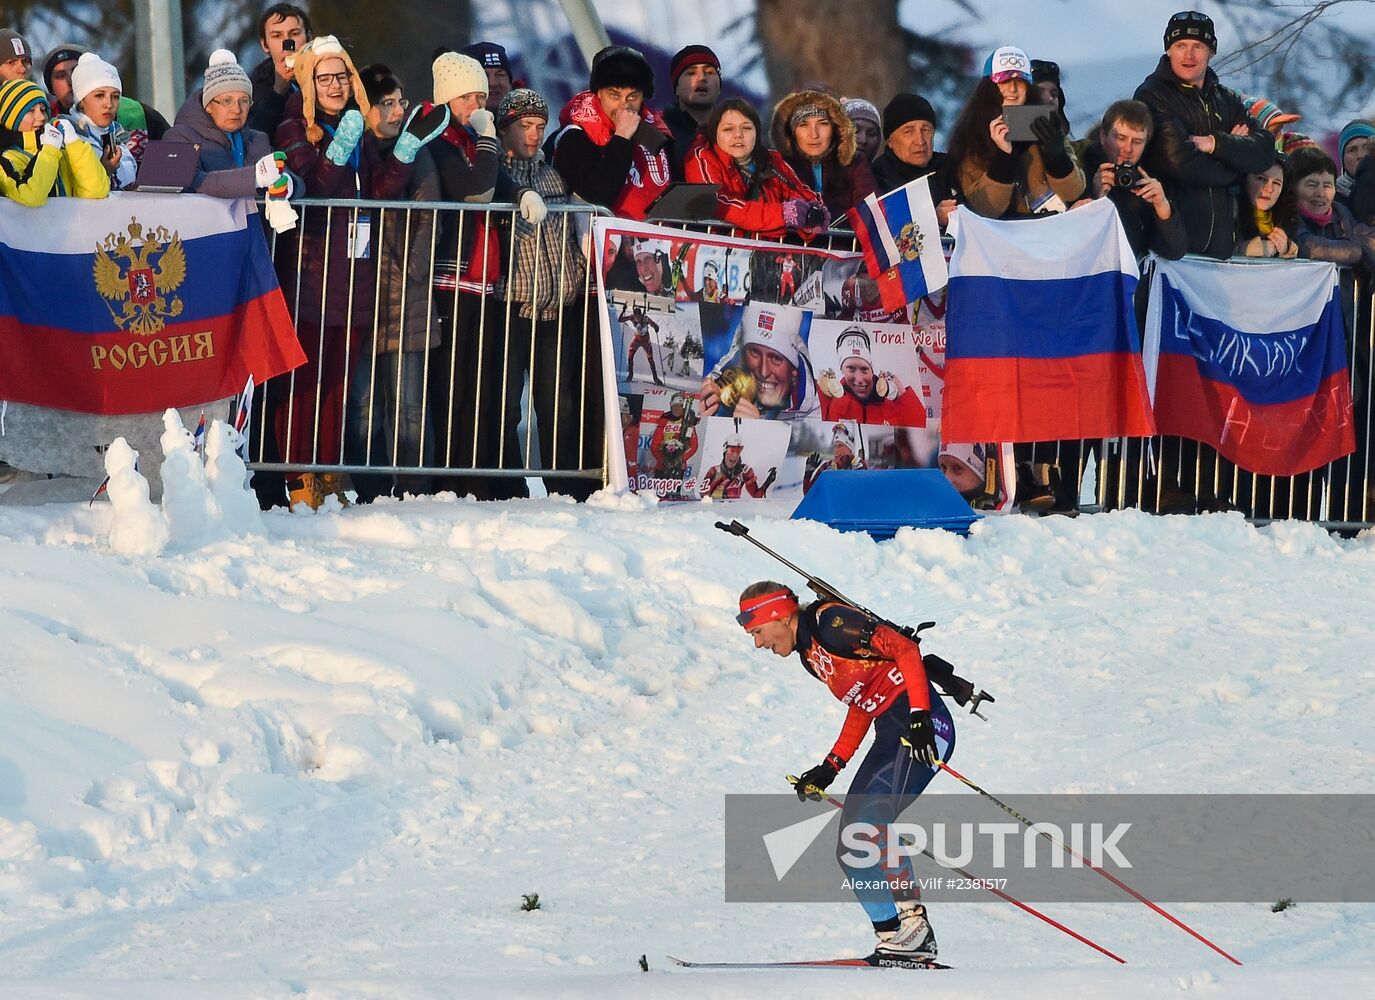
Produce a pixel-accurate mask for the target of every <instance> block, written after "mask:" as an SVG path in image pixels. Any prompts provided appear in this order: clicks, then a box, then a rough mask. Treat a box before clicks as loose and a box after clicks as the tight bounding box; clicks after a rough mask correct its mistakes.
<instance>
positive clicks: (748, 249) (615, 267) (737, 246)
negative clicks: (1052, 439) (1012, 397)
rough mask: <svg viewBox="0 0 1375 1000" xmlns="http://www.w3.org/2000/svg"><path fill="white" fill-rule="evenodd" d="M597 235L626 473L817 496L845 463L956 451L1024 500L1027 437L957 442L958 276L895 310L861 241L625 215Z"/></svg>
mask: <svg viewBox="0 0 1375 1000" xmlns="http://www.w3.org/2000/svg"><path fill="white" fill-rule="evenodd" d="M593 240H594V246H595V250H596V253H597V263H598V294H599V305H600V315H601V333H602V359H603V361H602V363H603V366H604V369H605V371H604V384H605V385H606V386H607V389H608V392H609V393H610V392H611V390H613V389H614V402H615V405H614V406H613V407H609V409H610V410H611V412H610V413H608V418H609V419H608V427H609V428H610V430H609V438H610V442H609V443H610V456H611V457H610V466H611V473H610V478H611V484H612V485H613V486H614V487H617V488H620V489H627V488H628V489H629V490H631V491H633V492H636V493H653V494H655V495H657V496H658V497H659V498H660V499H662V500H665V501H695V500H700V499H702V498H704V497H711V498H713V499H716V500H740V501H749V500H752V499H755V500H758V499H764V498H771V499H784V500H787V499H792V500H800V499H801V498H802V496H803V495H804V494H805V493H806V492H807V491H808V490H809V489H810V488H811V487H812V485H813V484H814V483H815V482H816V480H817V477H818V476H820V475H821V474H822V473H823V472H825V471H826V470H828V469H898V468H933V467H937V466H938V467H940V469H941V470H942V471H943V472H945V474H946V476H947V477H948V478H949V479H950V480H951V482H952V483H953V484H954V485H955V487H956V489H958V490H959V491H960V493H961V494H962V495H963V496H964V497H965V498H966V499H968V500H969V501H970V502H971V503H972V504H973V505H974V506H976V507H978V508H979V509H981V510H999V509H1006V508H1007V507H1008V506H1009V497H1008V495H1007V494H1008V492H1009V491H1008V489H1007V488H1005V487H1004V477H1003V475H1002V471H1001V470H1002V469H1004V468H1007V469H1011V468H1012V464H1011V454H1010V451H1011V449H1010V448H1004V447H1002V446H999V445H996V444H988V443H973V444H964V445H960V444H956V445H947V446H945V447H944V448H942V447H941V444H940V419H941V403H942V400H941V397H942V394H943V391H944V361H945V320H944V317H945V298H944V296H945V292H944V291H943V290H942V291H941V292H939V293H937V294H936V295H933V296H931V297H929V298H926V299H922V300H920V301H918V302H916V303H914V304H912V305H910V306H908V307H907V308H905V309H902V310H898V311H896V312H892V311H888V310H885V309H884V307H883V305H882V304H881V302H880V300H879V294H878V288H877V286H876V284H875V283H874V281H873V280H872V279H871V278H870V277H869V275H868V274H867V273H866V271H865V268H864V259H863V257H862V256H861V255H860V254H857V253H846V252H839V251H832V250H820V249H812V248H810V247H801V246H792V245H788V244H780V243H767V242H760V241H757V240H748V239H738V238H733V237H725V236H718V235H706V234H702V233H695V232H688V231H685V230H681V229H673V228H668V227H664V226H655V225H650V224H645V223H635V222H627V221H624V220H621V219H598V220H596V222H595V223H594V228H593ZM1005 451H1006V452H1008V454H1006V455H1004V452H1005Z"/></svg>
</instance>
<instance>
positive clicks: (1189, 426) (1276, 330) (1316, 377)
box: [1146, 260, 1356, 476]
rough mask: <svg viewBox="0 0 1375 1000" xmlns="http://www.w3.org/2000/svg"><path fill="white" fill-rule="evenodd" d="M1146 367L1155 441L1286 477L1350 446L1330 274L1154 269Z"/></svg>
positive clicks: (1313, 266)
mask: <svg viewBox="0 0 1375 1000" xmlns="http://www.w3.org/2000/svg"><path fill="white" fill-rule="evenodd" d="M1156 267H1157V270H1156V280H1155V283H1154V285H1153V286H1152V288H1151V300H1150V308H1149V310H1148V311H1147V315H1146V364H1147V374H1148V377H1149V379H1150V382H1151V386H1152V391H1153V393H1154V400H1155V414H1156V422H1157V423H1158V424H1159V426H1160V433H1162V434H1177V435H1179V436H1180V437H1186V438H1190V439H1191V440H1194V441H1201V442H1203V443H1204V444H1207V445H1211V446H1212V447H1214V448H1216V449H1217V451H1218V453H1219V454H1220V455H1222V456H1223V457H1224V458H1226V459H1228V460H1230V461H1231V462H1234V463H1235V464H1236V465H1238V466H1240V467H1241V468H1243V469H1246V470H1247V471H1249V472H1255V473H1259V474H1260V475H1266V476H1295V475H1299V474H1300V473H1304V472H1309V471H1311V470H1313V469H1318V468H1321V467H1322V466H1324V465H1327V464H1328V463H1329V462H1334V461H1336V460H1337V459H1339V458H1341V457H1343V456H1345V455H1349V454H1351V453H1352V452H1353V451H1355V449H1356V431H1355V424H1354V419H1353V414H1352V404H1351V379H1350V376H1349V374H1348V371H1347V359H1346V336H1345V333H1344V328H1343V323H1342V309H1341V302H1340V299H1339V297H1338V296H1339V294H1340V293H1339V285H1338V281H1337V266H1336V265H1335V264H1331V263H1326V262H1323V261H1283V262H1280V263H1275V264H1269V265H1266V264H1233V263H1228V262H1216V261H1195V260H1180V261H1159V262H1157V265H1156Z"/></svg>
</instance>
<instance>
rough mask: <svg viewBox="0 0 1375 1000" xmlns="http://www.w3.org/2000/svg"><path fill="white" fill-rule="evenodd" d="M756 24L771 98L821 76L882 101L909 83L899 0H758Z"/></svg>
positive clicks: (842, 88) (852, 94)
mask: <svg viewBox="0 0 1375 1000" xmlns="http://www.w3.org/2000/svg"><path fill="white" fill-rule="evenodd" d="M755 30H756V33H757V35H758V38H759V47H760V49H761V51H762V52H763V54H764V71H765V72H766V73H767V74H768V77H769V89H770V90H771V91H772V92H773V95H774V97H775V98H779V97H782V96H783V95H784V94H787V93H788V92H789V91H792V90H794V89H796V88H797V86H798V85H799V84H803V83H811V82H817V81H820V82H824V83H829V84H830V85H831V86H832V87H834V88H835V89H836V91H837V92H839V93H841V94H843V95H845V96H846V97H864V98H867V99H868V100H871V101H873V102H874V103H876V104H877V105H878V106H879V107H883V105H884V103H885V102H886V101H887V100H888V99H889V98H890V97H892V96H893V95H894V94H896V93H898V92H899V91H902V90H906V89H907V88H908V86H909V85H910V83H911V69H910V67H909V64H908V55H907V38H906V35H905V34H904V32H903V30H902V28H901V27H899V25H898V4H897V0H809V2H808V3H797V2H795V0H758V6H757V9H756V12H755Z"/></svg>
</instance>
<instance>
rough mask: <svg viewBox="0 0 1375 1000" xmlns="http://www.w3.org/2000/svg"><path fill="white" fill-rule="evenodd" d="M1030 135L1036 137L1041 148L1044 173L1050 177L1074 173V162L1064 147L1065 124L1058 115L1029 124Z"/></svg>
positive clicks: (1066, 136) (1066, 175)
mask: <svg viewBox="0 0 1375 1000" xmlns="http://www.w3.org/2000/svg"><path fill="white" fill-rule="evenodd" d="M1031 134H1032V135H1034V136H1036V141H1037V143H1039V144H1040V146H1041V162H1042V163H1044V164H1045V167H1046V173H1048V174H1050V176H1052V177H1068V176H1069V175H1070V174H1072V173H1074V161H1073V160H1072V159H1070V155H1069V148H1068V147H1067V146H1066V145H1065V139H1066V138H1068V135H1067V133H1066V132H1065V123H1064V122H1063V121H1061V119H1060V116H1059V115H1058V114H1050V115H1047V116H1046V117H1044V118H1036V119H1034V120H1033V121H1032V123H1031Z"/></svg>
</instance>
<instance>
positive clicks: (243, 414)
mask: <svg viewBox="0 0 1375 1000" xmlns="http://www.w3.org/2000/svg"><path fill="white" fill-rule="evenodd" d="M252 409H253V376H252V375H250V376H248V381H247V382H245V383H244V387H243V392H241V393H239V409H238V412H237V413H235V414H234V429H235V430H236V431H238V432H239V433H240V434H243V433H244V428H245V427H247V426H248V414H249V413H250V412H251V411H252Z"/></svg>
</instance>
